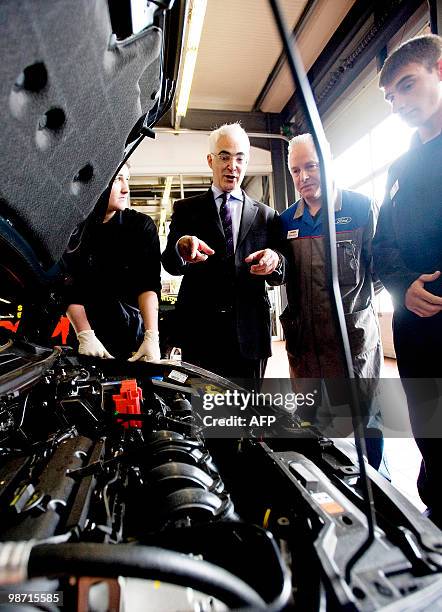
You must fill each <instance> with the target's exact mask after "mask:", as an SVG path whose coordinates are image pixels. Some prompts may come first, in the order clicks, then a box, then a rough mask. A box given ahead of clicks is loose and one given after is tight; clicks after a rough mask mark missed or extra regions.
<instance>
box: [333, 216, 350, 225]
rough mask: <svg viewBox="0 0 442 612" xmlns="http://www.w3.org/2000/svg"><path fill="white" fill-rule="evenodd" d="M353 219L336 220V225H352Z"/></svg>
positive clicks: (341, 218)
mask: <svg viewBox="0 0 442 612" xmlns="http://www.w3.org/2000/svg"><path fill="white" fill-rule="evenodd" d="M350 221H351V217H339V218H338V219H336V222H335V223H336V225H343V224H344V223H350Z"/></svg>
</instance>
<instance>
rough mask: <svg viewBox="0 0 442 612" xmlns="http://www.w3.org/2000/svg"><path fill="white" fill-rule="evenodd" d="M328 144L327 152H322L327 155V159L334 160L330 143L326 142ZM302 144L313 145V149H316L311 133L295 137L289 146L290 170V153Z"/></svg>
mask: <svg viewBox="0 0 442 612" xmlns="http://www.w3.org/2000/svg"><path fill="white" fill-rule="evenodd" d="M326 143H327V148H326V150H325V151H322V154H323V155H325V156H326V157H328V158H329V159H331V158H332V154H331V149H330V143H329V142H328V141H326ZM300 144H311V145H313V148H314V149H316V147H315V143H314V141H313V137H312V135H311V134H310V133H309V132H306V133H305V134H299V136H294V137H293V138H292V139H291V140H290V141H289V144H288V155H287V164H288V166H289V168H290V153H291V152H292V151H293V149H294V148H295V147H296V146H297V145H300Z"/></svg>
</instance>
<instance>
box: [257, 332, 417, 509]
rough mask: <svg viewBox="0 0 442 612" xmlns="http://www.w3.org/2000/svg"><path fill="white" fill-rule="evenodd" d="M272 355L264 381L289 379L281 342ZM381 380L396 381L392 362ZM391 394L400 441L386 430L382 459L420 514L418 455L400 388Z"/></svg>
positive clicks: (396, 484) (283, 343) (396, 387)
mask: <svg viewBox="0 0 442 612" xmlns="http://www.w3.org/2000/svg"><path fill="white" fill-rule="evenodd" d="M272 353H273V355H272V357H271V358H270V359H269V362H268V365H267V370H266V378H289V377H290V374H289V367H288V362H287V356H286V352H285V342H281V341H277V342H273V344H272ZM382 378H386V379H391V378H393V379H394V378H399V374H398V371H397V367H396V361H395V360H394V359H388V358H386V359H385V360H384V368H383V371H382ZM395 391H396V392H397V395H396V397H395V398H394V411H395V420H396V419H397V420H398V421H400V423H401V425H402V427H401V431H402V434H401V437H398V435H397V433H396V432H394V435H393V433H391V434H390V435H389V430H388V428H387V430H386V434H385V455H386V459H387V463H388V468H389V471H390V476H391V480H392V483H393V485H394V486H395V487H396V488H397V489H398V490H399V491H401V492H402V493H403V494H404V495H405V496H406V497H407V498H408V499H409V500H410V501H412V502H413V503H414V504H415V505H416V506H417V508H418V509H419V510H421V511H422V510H424V509H425V506H424V504H423V503H422V501H421V500H420V497H419V495H418V492H417V488H416V480H417V476H418V473H419V466H420V461H421V455H420V452H419V449H418V448H417V446H416V443H415V442H414V440H413V437H412V435H411V431H410V427H409V420H408V412H407V404H406V400H405V395H404V394H403V392H402V390H401V387H400V386H396V385H395ZM384 420H385V421H387V422H388V418H385V417H384ZM391 431H392V430H391Z"/></svg>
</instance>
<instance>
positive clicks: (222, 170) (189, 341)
mask: <svg viewBox="0 0 442 612" xmlns="http://www.w3.org/2000/svg"><path fill="white" fill-rule="evenodd" d="M249 153H250V142H249V139H248V136H247V134H246V133H245V131H244V130H243V129H242V127H241V126H240V125H239V124H237V123H234V124H230V125H223V126H221V127H220V128H218V129H217V130H215V131H213V132H212V133H211V134H210V136H209V153H208V155H207V161H208V164H209V166H210V168H211V170H212V173H213V184H212V186H211V188H210V189H209V190H208V192H207V193H205V194H203V195H200V196H195V197H190V198H186V199H184V200H179V201H177V202H176V203H175V206H174V213H173V215H172V222H171V225H170V233H169V237H168V241H167V247H166V250H165V251H164V253H163V265H164V267H165V269H166V270H167V271H168V272H169V273H170V274H173V275H181V274H183V275H184V278H183V281H182V284H181V288H180V291H179V295H178V301H177V315H178V329H179V334H180V337H181V348H182V357H183V361H187V362H189V363H193V364H195V365H198V366H201V367H204V368H206V369H208V370H210V371H212V372H215V373H217V374H220V375H221V376H225V377H226V378H242V379H254V380H256V379H259V378H262V376H263V375H264V371H265V367H266V364H267V358H268V357H269V356H270V355H271V348H270V347H271V332H270V310H269V300H268V298H267V295H266V290H265V280H266V277H268V276H269V275H272V279H275V276H278V275H281V274H282V266H283V263H282V258H280V256H279V255H278V254H277V253H276V252H275V251H273V250H271V247H272V246H273V245H274V244H276V242H277V239H278V230H279V221H278V216H277V213H276V212H275V211H274V210H273V209H272V208H270V207H269V206H266V205H265V204H262V203H260V202H256V201H255V200H252V199H251V198H249V197H248V196H247V194H246V193H244V191H242V190H241V188H240V186H241V183H242V180H243V178H244V175H245V172H246V169H247V164H248V160H249Z"/></svg>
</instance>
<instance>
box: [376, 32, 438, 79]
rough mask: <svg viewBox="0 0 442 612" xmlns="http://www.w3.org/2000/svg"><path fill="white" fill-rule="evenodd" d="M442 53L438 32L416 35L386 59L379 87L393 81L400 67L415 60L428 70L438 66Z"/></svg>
mask: <svg viewBox="0 0 442 612" xmlns="http://www.w3.org/2000/svg"><path fill="white" fill-rule="evenodd" d="M441 55H442V38H441V37H440V36H437V35H436V34H426V35H425V36H416V38H412V39H410V40H407V41H406V42H404V43H403V44H402V45H401V46H400V47H398V48H397V49H396V50H395V51H393V53H392V54H391V55H390V56H389V57H388V58H387V59H386V60H385V63H384V65H383V67H382V70H381V72H380V74H379V87H385V85H388V84H389V83H391V81H392V80H393V79H394V77H395V76H396V73H397V72H398V71H399V69H400V68H402V67H403V66H406V65H407V64H410V63H412V62H415V63H417V64H422V65H423V66H425V68H426V69H427V70H428V71H431V70H433V68H435V67H436V66H437V62H438V61H439V59H440V57H441Z"/></svg>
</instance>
